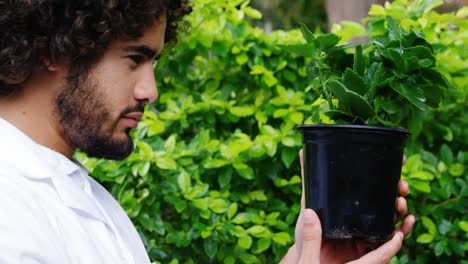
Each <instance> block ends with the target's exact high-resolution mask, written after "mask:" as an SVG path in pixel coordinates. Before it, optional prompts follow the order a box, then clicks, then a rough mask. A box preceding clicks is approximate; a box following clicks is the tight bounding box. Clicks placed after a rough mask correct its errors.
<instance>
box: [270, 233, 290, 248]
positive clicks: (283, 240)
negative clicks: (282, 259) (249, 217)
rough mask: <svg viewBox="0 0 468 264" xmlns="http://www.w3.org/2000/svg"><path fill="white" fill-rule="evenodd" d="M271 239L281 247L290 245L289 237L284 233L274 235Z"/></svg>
mask: <svg viewBox="0 0 468 264" xmlns="http://www.w3.org/2000/svg"><path fill="white" fill-rule="evenodd" d="M272 239H273V241H275V242H276V243H278V244H280V245H282V246H286V245H287V244H289V243H291V236H290V235H289V233H286V232H279V233H275V234H274V235H273V237H272Z"/></svg>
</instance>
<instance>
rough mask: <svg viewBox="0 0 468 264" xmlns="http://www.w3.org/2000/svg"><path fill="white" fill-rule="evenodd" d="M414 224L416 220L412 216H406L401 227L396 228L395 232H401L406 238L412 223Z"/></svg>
mask: <svg viewBox="0 0 468 264" xmlns="http://www.w3.org/2000/svg"><path fill="white" fill-rule="evenodd" d="M415 222H416V218H415V217H414V216H413V215H408V216H407V217H406V218H405V220H404V221H403V223H402V224H401V226H400V227H399V228H397V232H402V233H403V235H404V236H405V237H406V236H408V235H409V233H411V231H412V230H413V226H414V223H415Z"/></svg>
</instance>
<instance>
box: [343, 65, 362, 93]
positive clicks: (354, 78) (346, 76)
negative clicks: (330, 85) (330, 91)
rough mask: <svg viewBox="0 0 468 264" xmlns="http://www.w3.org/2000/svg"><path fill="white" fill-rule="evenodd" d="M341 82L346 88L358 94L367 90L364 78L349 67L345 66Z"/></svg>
mask: <svg viewBox="0 0 468 264" xmlns="http://www.w3.org/2000/svg"><path fill="white" fill-rule="evenodd" d="M343 84H344V86H346V88H348V89H350V90H351V91H353V92H355V93H357V94H359V95H362V96H364V95H365V94H366V92H367V85H366V83H365V81H364V79H363V78H362V77H361V76H359V75H358V74H357V73H356V72H355V71H353V70H351V69H350V68H346V70H345V72H344V73H343Z"/></svg>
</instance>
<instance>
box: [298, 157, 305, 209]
mask: <svg viewBox="0 0 468 264" xmlns="http://www.w3.org/2000/svg"><path fill="white" fill-rule="evenodd" d="M299 160H300V161H301V178H302V195H301V211H302V210H304V208H305V194H304V193H305V192H304V151H303V149H301V150H299Z"/></svg>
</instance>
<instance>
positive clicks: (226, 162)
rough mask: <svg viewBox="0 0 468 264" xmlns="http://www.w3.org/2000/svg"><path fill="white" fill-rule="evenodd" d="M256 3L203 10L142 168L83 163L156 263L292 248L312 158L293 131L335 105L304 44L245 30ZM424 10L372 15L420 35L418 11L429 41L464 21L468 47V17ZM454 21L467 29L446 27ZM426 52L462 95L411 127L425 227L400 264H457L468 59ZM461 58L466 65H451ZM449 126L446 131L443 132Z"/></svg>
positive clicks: (451, 45) (162, 72)
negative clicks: (320, 91)
mask: <svg viewBox="0 0 468 264" xmlns="http://www.w3.org/2000/svg"><path fill="white" fill-rule="evenodd" d="M248 2H249V1H247V0H236V1H228V0H197V1H195V6H194V12H193V13H192V14H191V15H190V17H188V21H189V23H190V24H191V27H190V28H189V30H188V32H187V34H186V35H185V36H183V37H182V38H181V40H180V43H179V44H178V45H177V46H176V47H174V48H173V49H172V50H170V51H168V52H167V53H166V54H165V56H163V58H162V59H161V60H160V61H159V63H158V65H157V67H156V68H155V75H156V78H157V81H158V84H159V89H160V94H161V97H160V99H159V100H158V101H157V102H156V103H155V104H154V105H152V106H150V107H148V109H147V112H146V114H145V117H144V118H143V120H142V121H141V122H140V124H139V126H138V128H137V129H136V130H135V131H133V132H132V136H133V137H134V139H135V142H136V149H135V151H134V153H133V154H132V155H131V156H130V157H128V158H127V159H126V160H124V161H118V162H111V161H105V160H97V159H89V158H87V157H86V156H85V155H83V154H82V153H77V154H76V157H77V158H78V159H79V160H80V161H81V162H82V163H83V164H84V165H85V166H87V167H88V169H89V171H90V174H91V175H92V176H93V177H95V178H96V179H97V180H99V181H100V182H101V183H102V184H103V185H104V186H105V187H106V188H107V189H108V190H110V191H111V193H112V194H113V195H114V196H115V197H116V199H117V200H118V201H119V203H120V204H121V205H122V206H123V207H124V209H125V210H126V212H127V213H128V215H129V216H130V218H131V219H132V221H133V222H134V224H135V225H136V227H137V229H138V231H139V233H140V235H141V237H142V239H143V241H144V244H145V246H146V249H147V251H148V252H149V254H150V257H151V259H153V260H157V261H159V262H161V263H179V262H180V263H221V262H223V263H273V262H277V261H279V259H280V258H281V257H282V256H283V255H284V253H285V252H286V251H287V249H288V248H289V246H290V245H291V244H292V243H293V241H292V240H293V235H294V225H295V221H296V218H297V215H298V212H299V210H300V203H299V199H300V192H301V179H300V176H299V173H300V170H299V161H298V154H297V153H298V150H299V149H300V148H301V146H302V143H301V136H300V134H299V132H298V131H296V130H295V127H296V126H297V125H298V124H302V123H303V122H310V121H311V120H312V118H311V117H309V116H306V115H305V113H310V111H311V109H315V110H316V112H315V113H314V115H316V117H317V116H318V118H319V119H320V120H321V121H324V122H330V120H329V119H327V116H325V115H323V114H321V110H323V109H322V107H323V105H324V104H326V102H323V101H320V100H316V99H317V95H315V94H314V93H312V92H310V89H311V86H310V84H311V82H312V78H311V77H310V76H308V74H307V68H306V66H305V65H306V64H307V62H306V61H304V59H301V58H297V57H295V56H292V55H291V54H289V53H288V52H285V51H283V50H282V49H280V48H278V47H277V45H278V44H295V43H303V41H304V40H303V39H302V37H301V34H300V32H299V31H297V30H293V31H288V32H284V31H275V32H273V33H272V34H271V35H265V34H264V33H263V31H262V30H261V29H258V28H253V27H252V26H251V25H250V24H249V23H247V22H246V20H245V18H246V17H250V18H253V19H258V18H260V17H261V14H260V13H259V12H258V11H256V10H254V9H252V8H251V7H249V5H248ZM428 2H436V1H428ZM414 3H416V4H419V6H416V4H410V3H408V1H404V0H399V1H395V2H394V4H392V5H387V7H386V8H378V7H374V8H373V10H371V11H372V12H371V14H372V17H371V19H373V20H372V21H371V25H372V23H375V26H373V27H371V28H370V31H371V33H372V32H373V31H375V32H377V30H378V27H377V25H378V26H385V24H384V23H383V22H379V19H380V18H381V17H383V16H386V15H390V16H392V17H393V18H394V19H395V20H396V21H399V22H400V24H401V25H403V26H405V25H406V26H408V25H409V24H411V23H409V22H410V21H409V20H408V22H407V23H406V22H404V21H406V20H404V19H405V15H404V14H400V13H399V11H398V10H400V9H402V8H403V9H404V10H412V9H410V8H407V5H413V7H412V8H413V9H414V10H416V11H418V10H423V12H419V11H418V12H416V11H415V12H416V14H419V15H420V16H419V17H417V16H416V17H411V16H407V17H408V18H409V19H412V20H414V19H415V21H417V22H418V23H420V25H421V27H423V25H424V19H426V21H431V19H435V21H436V22H433V23H426V24H425V25H426V27H428V30H427V31H428V32H429V33H430V30H431V27H434V28H438V27H439V28H441V29H442V28H444V27H449V26H448V24H450V23H451V22H452V21H454V20H457V21H458V22H457V23H460V24H459V26H458V27H459V29H460V30H464V31H463V32H464V33H456V34H461V35H463V34H465V35H464V36H465V38H464V39H463V41H466V22H465V24H463V23H464V22H461V21H459V20H461V19H460V17H464V16H466V9H462V11H459V13H461V14H457V15H455V14H447V15H440V17H439V16H438V15H435V14H434V13H433V12H432V11H428V10H427V9H426V8H424V3H425V2H424V1H415V2H414ZM393 9H395V10H397V11H392V10H393ZM400 11H401V10H400ZM379 12H380V13H379ZM405 12H406V11H405ZM447 16H452V18H453V17H455V18H453V19H448V20H444V19H442V18H446V17H447ZM437 19H438V20H437ZM462 26H463V27H462ZM408 27H409V26H408ZM426 27H423V31H424V29H425V28H426ZM359 31H361V29H360V27H359V26H356V25H355V24H349V23H348V24H347V25H345V26H343V27H342V29H341V32H342V33H343V34H344V35H348V36H349V35H352V34H351V33H350V32H359ZM425 34H427V33H426V32H425ZM428 40H429V41H430V42H431V44H437V43H440V46H439V47H440V49H439V53H438V55H437V59H438V60H439V61H441V63H439V67H441V69H444V71H445V73H446V77H447V79H448V80H449V82H450V83H451V84H452V86H453V89H452V90H451V91H452V92H453V93H454V94H453V95H452V96H451V97H450V99H449V100H447V102H445V103H443V104H442V106H441V107H440V108H439V109H437V110H435V111H433V112H430V113H428V114H427V115H426V116H425V117H424V118H420V117H413V120H414V124H415V125H414V127H413V128H412V129H414V128H417V129H416V130H415V136H414V138H413V142H414V144H412V147H411V148H409V149H408V155H409V160H408V163H407V165H405V168H404V175H403V177H404V178H406V179H408V181H409V182H410V185H411V187H412V193H411V194H410V196H409V198H408V200H409V206H410V210H411V211H412V212H414V213H416V217H417V219H419V220H420V221H419V222H418V223H417V224H416V227H415V231H414V234H413V235H412V237H411V238H409V239H408V240H407V243H406V244H405V245H406V246H405V249H404V251H403V252H402V253H401V255H400V256H399V257H398V259H397V258H395V260H394V261H395V262H400V263H407V262H413V261H419V263H427V262H430V261H435V262H439V263H454V262H457V261H461V260H462V258H463V255H464V252H465V251H466V249H467V247H468V246H467V244H466V242H464V240H466V237H467V233H466V222H467V221H468V219H467V217H466V208H463V204H466V196H467V194H466V182H467V178H466V175H465V172H464V168H465V167H466V162H467V158H466V152H464V150H463V148H465V147H466V142H467V141H466V140H465V141H463V138H466V136H467V133H466V123H463V122H466V118H465V119H464V120H465V121H464V120H463V118H462V117H463V116H461V112H462V111H463V109H464V108H463V105H462V103H463V102H462V101H461V100H462V99H460V98H462V96H460V94H464V95H465V96H466V89H464V85H466V81H464V80H466V79H465V78H466V72H464V71H463V69H461V70H460V71H458V70H455V67H453V66H451V64H450V63H455V62H456V61H457V63H461V64H460V65H461V66H460V65H458V66H457V67H460V68H463V65H464V64H463V63H465V62H466V61H463V59H464V58H465V59H466V51H463V49H462V44H459V43H458V40H456V37H455V33H453V34H452V33H450V32H449V31H447V32H446V31H440V32H439V33H438V34H435V35H434V36H432V37H431V36H429V37H428ZM465 46H466V45H465ZM443 54H445V56H447V58H445V59H444V55H443ZM455 56H459V57H457V58H460V59H459V60H458V59H454V60H450V58H451V57H454V58H455ZM444 61H445V63H447V64H446V65H445V64H444ZM444 65H445V66H444ZM464 69H466V67H465V68H464ZM455 91H457V92H456V93H455ZM463 100H464V99H463ZM441 113H444V116H442V115H441ZM430 118H434V119H435V122H434V121H433V120H430ZM306 119H307V120H306ZM438 125H440V126H441V127H442V128H441V129H440V130H436V129H434V128H433V127H434V126H438ZM449 130H450V133H451V135H452V137H450V136H448V135H449V134H450V133H449V132H447V131H449ZM428 135H429V136H428ZM431 136H432V140H431ZM449 139H451V140H449ZM442 143H446V144H447V145H446V146H444V147H442V145H441V144H442ZM463 144H465V145H463ZM424 148H425V149H428V150H429V151H432V154H431V152H429V151H424V150H423V149H424ZM439 150H440V153H439ZM449 153H452V154H449ZM455 154H456V155H455ZM450 157H451V158H450ZM415 164H416V165H415ZM423 216H425V217H426V218H423ZM428 219H430V220H428ZM432 223H434V225H432ZM434 226H435V227H436V228H435V230H434ZM463 243H464V244H463ZM428 245H429V246H428ZM461 245H463V246H461ZM462 247H463V250H462ZM441 248H442V249H441ZM426 261H427V262H426Z"/></svg>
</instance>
